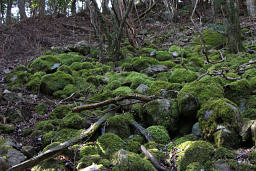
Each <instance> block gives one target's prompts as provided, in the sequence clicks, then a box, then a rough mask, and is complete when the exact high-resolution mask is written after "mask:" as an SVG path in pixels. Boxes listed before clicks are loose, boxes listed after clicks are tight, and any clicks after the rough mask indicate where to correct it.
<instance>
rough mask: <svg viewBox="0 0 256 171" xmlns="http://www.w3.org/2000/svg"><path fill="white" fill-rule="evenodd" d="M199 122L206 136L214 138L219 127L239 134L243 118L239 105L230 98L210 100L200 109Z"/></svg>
mask: <svg viewBox="0 0 256 171" xmlns="http://www.w3.org/2000/svg"><path fill="white" fill-rule="evenodd" d="M198 118H199V124H200V128H201V131H202V135H203V137H204V138H208V139H209V138H212V137H213V134H214V133H215V132H216V131H217V129H222V128H223V129H227V130H228V131H230V132H233V133H235V134H238V133H239V131H240V129H241V127H242V119H241V116H240V112H239V110H238V108H237V106H236V105H235V104H234V103H232V102H231V101H229V100H228V99H225V98H221V99H218V100H210V101H208V102H207V103H205V104H204V105H203V106H202V108H201V109H200V110H199V111H198Z"/></svg>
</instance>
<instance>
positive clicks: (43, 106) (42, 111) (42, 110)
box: [35, 103, 47, 115]
mask: <svg viewBox="0 0 256 171" xmlns="http://www.w3.org/2000/svg"><path fill="white" fill-rule="evenodd" d="M35 111H36V113H38V114H40V115H42V114H45V113H46V112H47V105H46V104H45V103H41V104H38V105H36V106H35Z"/></svg>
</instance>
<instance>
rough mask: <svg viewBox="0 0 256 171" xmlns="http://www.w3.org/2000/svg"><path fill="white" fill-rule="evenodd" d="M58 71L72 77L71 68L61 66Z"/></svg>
mask: <svg viewBox="0 0 256 171" xmlns="http://www.w3.org/2000/svg"><path fill="white" fill-rule="evenodd" d="M57 71H62V72H65V73H66V74H70V75H72V70H71V68H70V67H69V66H67V65H61V66H60V67H59V68H58V69H57Z"/></svg>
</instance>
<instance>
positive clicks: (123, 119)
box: [106, 113, 133, 138]
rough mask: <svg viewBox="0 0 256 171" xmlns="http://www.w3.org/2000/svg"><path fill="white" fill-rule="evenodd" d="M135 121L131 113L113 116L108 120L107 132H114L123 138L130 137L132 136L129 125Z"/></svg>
mask: <svg viewBox="0 0 256 171" xmlns="http://www.w3.org/2000/svg"><path fill="white" fill-rule="evenodd" d="M132 121H133V116H132V115H131V114H130V113H125V114H122V115H116V116H112V117H110V118H109V119H108V126H107V127H106V131H107V132H112V133H115V134H117V135H118V136H120V137H121V138H125V137H128V136H129V135H130V134H131V131H130V128H129V124H130V123H131V122H132Z"/></svg>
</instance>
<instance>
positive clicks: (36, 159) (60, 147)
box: [7, 113, 112, 171]
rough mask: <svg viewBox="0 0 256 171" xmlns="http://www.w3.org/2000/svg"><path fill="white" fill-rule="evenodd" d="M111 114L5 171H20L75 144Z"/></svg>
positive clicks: (92, 131) (93, 130) (91, 132)
mask: <svg viewBox="0 0 256 171" xmlns="http://www.w3.org/2000/svg"><path fill="white" fill-rule="evenodd" d="M111 116H112V114H111V113H107V114H105V115H104V116H103V117H102V118H100V119H99V120H98V121H97V122H95V123H94V124H92V125H91V126H90V127H89V128H88V129H86V130H85V131H83V132H82V133H81V134H80V136H79V137H75V138H73V139H71V140H68V141H65V142H64V143H62V144H60V145H58V146H56V147H53V148H51V149H49V150H47V151H46V152H44V153H41V154H39V155H38V156H35V157H33V158H31V159H29V160H26V161H24V162H22V163H19V164H17V165H15V166H12V167H11V168H9V169H8V170H7V171H21V170H24V169H27V168H31V167H33V166H35V165H36V164H38V163H39V162H41V161H43V160H45V159H47V158H49V157H51V156H53V155H55V154H57V153H60V152H61V151H63V150H64V149H66V148H68V147H70V146H72V145H74V144H77V143H78V142H80V141H82V140H83V139H85V138H87V137H88V136H89V135H91V134H93V133H94V132H95V131H96V130H97V129H98V128H99V126H100V125H101V124H102V123H103V122H105V121H106V120H107V119H108V118H110V117H111Z"/></svg>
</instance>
